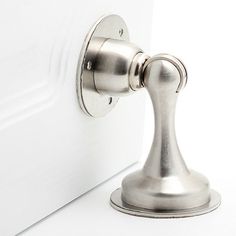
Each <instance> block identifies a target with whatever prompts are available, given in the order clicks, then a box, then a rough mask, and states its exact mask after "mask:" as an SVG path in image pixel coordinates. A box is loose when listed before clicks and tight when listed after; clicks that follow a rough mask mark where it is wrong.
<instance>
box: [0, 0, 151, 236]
mask: <svg viewBox="0 0 236 236" xmlns="http://www.w3.org/2000/svg"><path fill="white" fill-rule="evenodd" d="M151 3H152V1H143V0H142V1H139V2H134V1H132V0H119V1H118V0H113V1H111V0H100V1H93V0H87V1H81V0H40V1H36V0H35V1H32V0H22V1H18V0H8V1H5V0H1V1H0V29H1V31H0V221H1V223H0V235H4V236H7V235H13V234H16V233H18V232H20V231H22V230H24V229H25V228H26V227H29V226H30V225H32V224H33V223H35V222H37V221H38V220H40V219H42V218H43V217H45V216H47V215H49V214H50V213H52V212H53V211H55V210H57V209H58V208H60V207H62V206H63V205H65V204H66V203H68V202H70V201H72V200H73V199H75V198H77V197H78V196H79V195H81V194H82V193H84V192H86V191H88V190H89V189H91V188H93V187H95V186H96V185H97V184H99V183H101V182H102V181H104V180H106V179H108V178H109V177H111V176H112V175H114V174H116V173H118V172H119V171H121V170H122V169H124V168H126V167H127V166H129V165H131V164H133V163H135V162H136V161H137V160H138V158H139V156H140V153H141V141H142V132H143V130H142V126H143V115H144V114H143V112H144V101H143V99H144V97H143V94H142V92H141V93H138V94H136V95H135V96H130V97H129V98H122V99H120V101H119V102H118V104H117V105H116V107H115V108H114V109H113V110H112V112H110V113H109V114H108V115H107V116H105V117H104V118H99V119H93V118H91V117H88V116H86V115H85V114H84V113H83V112H82V110H81V108H80V106H79V102H78V99H77V94H76V70H77V63H78V59H79V53H80V49H81V47H82V44H83V40H84V38H85V36H86V34H87V32H88V31H89V29H90V28H91V26H92V25H93V24H94V22H95V21H96V20H97V19H98V18H99V17H101V16H102V15H104V14H109V13H114V14H119V15H121V16H122V17H123V18H124V19H125V21H126V23H127V25H128V27H129V31H130V38H131V40H132V41H133V42H134V43H136V44H138V45H139V46H140V47H142V48H143V49H144V50H145V51H148V46H149V40H150V34H149V33H150V28H151V23H150V22H151V15H152V4H151ZM78 223H79V222H78Z"/></svg>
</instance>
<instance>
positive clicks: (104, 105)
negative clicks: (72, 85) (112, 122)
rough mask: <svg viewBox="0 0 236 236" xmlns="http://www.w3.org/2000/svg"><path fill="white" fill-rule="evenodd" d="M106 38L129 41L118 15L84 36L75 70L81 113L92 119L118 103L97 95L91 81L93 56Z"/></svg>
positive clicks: (99, 23) (115, 98)
mask: <svg viewBox="0 0 236 236" xmlns="http://www.w3.org/2000/svg"><path fill="white" fill-rule="evenodd" d="M108 38H110V39H119V40H126V41H129V34H128V28H127V26H126V24H125V22H124V20H123V19H122V18H121V17H120V16H118V15H109V16H105V17H102V18H101V19H100V20H98V22H97V23H96V24H95V25H94V26H93V27H92V29H91V30H90V32H89V33H88V35H87V36H86V39H85V42H84V45H83V47H82V50H81V54H80V60H79V64H78V69H77V95H78V98H79V102H80V106H81V107H82V109H83V111H84V112H85V113H86V114H88V115H90V116H93V117H101V116H104V115H106V114H107V113H108V112H110V111H111V110H112V109H113V107H114V106H115V105H116V103H117V101H118V97H110V96H104V95H101V94H99V93H98V92H97V90H96V88H95V84H94V79H93V65H94V63H95V56H94V55H96V52H98V51H99V49H100V48H101V46H102V44H103V43H104V42H105V40H106V39H108ZM94 39H96V40H94ZM95 42H96V43H95Z"/></svg>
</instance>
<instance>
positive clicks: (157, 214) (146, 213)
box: [110, 188, 221, 218]
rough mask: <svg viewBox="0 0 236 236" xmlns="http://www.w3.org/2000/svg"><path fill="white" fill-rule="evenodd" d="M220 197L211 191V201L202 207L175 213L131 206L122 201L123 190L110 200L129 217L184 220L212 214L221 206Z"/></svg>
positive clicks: (114, 194)
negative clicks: (183, 218)
mask: <svg viewBox="0 0 236 236" xmlns="http://www.w3.org/2000/svg"><path fill="white" fill-rule="evenodd" d="M220 201H221V199H220V195H219V194H218V193H217V192H216V191H214V190H211V197H210V201H209V202H208V203H207V204H205V205H203V206H200V207H196V208H192V209H185V210H184V209H180V210H175V211H173V210H172V211H169V210H166V211H164V210H159V211H158V210H149V209H144V208H138V207H135V206H131V205H129V204H127V203H125V202H124V201H122V199H121V189H120V188H119V189H117V190H115V191H114V192H113V193H112V195H111V199H110V203H111V206H112V207H113V208H114V209H116V210H118V211H120V212H123V213H126V214H129V215H135V216H143V217H149V218H182V217H191V216H197V215H202V214H206V213H208V212H211V211H213V210H215V209H216V208H217V207H219V205H220Z"/></svg>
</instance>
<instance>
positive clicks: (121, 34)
mask: <svg viewBox="0 0 236 236" xmlns="http://www.w3.org/2000/svg"><path fill="white" fill-rule="evenodd" d="M123 34H124V30H123V29H122V28H121V29H119V35H120V37H122V36H123Z"/></svg>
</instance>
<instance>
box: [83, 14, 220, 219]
mask: <svg viewBox="0 0 236 236" xmlns="http://www.w3.org/2000/svg"><path fill="white" fill-rule="evenodd" d="M110 17H111V18H113V17H115V18H116V19H117V18H119V17H118V16H110ZM110 17H108V19H109V18H110ZM105 19H106V18H105ZM105 19H104V21H106V20H105ZM118 21H119V20H118ZM124 28H125V27H122V29H124ZM118 32H119V36H120V35H124V33H125V30H124V31H120V30H119V31H118ZM101 42H102V43H101ZM92 43H93V44H95V45H100V47H97V46H95V47H93V50H92V49H90V47H91V48H92V46H91V45H90V44H91V42H90V43H89V46H88V48H89V50H87V51H86V52H85V54H83V58H84V61H85V62H86V63H84V64H82V69H81V71H82V73H81V74H82V75H83V76H82V84H85V83H86V80H90V83H91V84H93V87H90V90H91V89H92V90H93V89H94V91H93V92H94V93H97V95H99V96H101V97H104V98H105V97H108V98H109V97H112V98H116V99H117V97H120V96H123V95H127V94H131V93H133V92H134V91H136V90H138V89H140V88H143V87H145V88H146V89H147V91H148V93H149V95H150V97H151V100H152V104H153V109H154V116H155V133H154V139H153V143H152V147H151V150H150V153H149V156H148V159H147V161H146V163H145V165H144V167H143V169H142V170H139V171H136V172H134V173H131V174H130V175H128V176H126V177H125V178H124V180H123V181H122V187H121V188H120V189H117V190H115V191H114V192H113V193H112V195H111V205H112V206H113V207H114V208H115V209H117V210H119V211H121V212H124V213H128V214H131V215H138V216H145V217H154V218H160V217H161V218H175V217H188V216H195V215H200V214H204V213H207V212H210V211H212V210H214V209H216V208H217V207H218V206H219V205H220V195H219V194H218V193H217V192H215V191H214V190H211V189H210V188H209V183H208V180H207V179H206V178H205V177H204V176H202V175H201V174H199V173H197V172H195V171H190V170H189V169H188V168H187V166H186V164H185V162H184V160H183V158H182V155H181V153H180V150H179V147H178V144H177V141H176V135H175V126H174V116H175V106H176V100H177V97H178V93H179V92H180V91H181V90H182V89H183V88H184V87H185V85H186V82H187V71H186V69H185V67H184V65H183V63H182V62H181V61H180V60H179V59H177V58H175V57H173V56H171V55H167V54H159V55H156V56H154V57H151V58H150V57H149V56H147V55H146V54H144V53H143V52H142V50H141V49H139V48H138V47H137V46H135V45H134V44H131V43H129V42H127V41H122V40H119V39H114V38H106V39H105V40H104V38H99V37H96V38H94V39H93V40H92ZM90 61H91V62H92V64H91V65H90V64H89V63H88V62H90ZM85 65H86V66H85ZM83 70H86V71H90V72H91V73H92V74H90V76H85V74H84V72H83ZM91 81H92V82H91ZM83 88H84V87H83V86H82V90H83ZM82 96H83V91H82ZM92 99H93V98H91V101H92ZM87 101H89V100H87ZM94 102H96V101H94ZM83 106H84V107H85V108H86V109H85V110H86V111H87V113H89V114H90V115H93V116H98V115H101V114H103V115H104V114H106V113H107V112H108V111H110V110H108V109H107V110H105V109H104V110H103V112H101V111H100V112H97V111H96V112H94V110H91V111H92V112H91V111H90V110H88V108H90V107H89V106H87V103H86V102H84V103H83ZM104 111H105V112H104Z"/></svg>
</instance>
